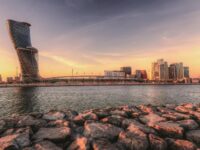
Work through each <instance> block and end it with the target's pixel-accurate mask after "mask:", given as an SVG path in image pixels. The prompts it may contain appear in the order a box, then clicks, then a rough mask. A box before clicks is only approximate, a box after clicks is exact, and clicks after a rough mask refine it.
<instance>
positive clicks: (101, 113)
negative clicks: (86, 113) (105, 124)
mask: <svg viewBox="0 0 200 150" xmlns="http://www.w3.org/2000/svg"><path fill="white" fill-rule="evenodd" d="M94 113H95V114H96V115H97V117H98V118H99V119H102V118H105V117H108V116H110V113H109V112H108V111H103V110H99V111H95V112H94Z"/></svg>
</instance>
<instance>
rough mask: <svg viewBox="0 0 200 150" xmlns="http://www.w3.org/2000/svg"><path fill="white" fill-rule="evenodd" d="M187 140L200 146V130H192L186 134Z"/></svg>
mask: <svg viewBox="0 0 200 150" xmlns="http://www.w3.org/2000/svg"><path fill="white" fill-rule="evenodd" d="M186 139H188V140H190V141H193V142H194V143H196V144H197V145H199V146H200V130H191V131H188V132H187V133H186Z"/></svg>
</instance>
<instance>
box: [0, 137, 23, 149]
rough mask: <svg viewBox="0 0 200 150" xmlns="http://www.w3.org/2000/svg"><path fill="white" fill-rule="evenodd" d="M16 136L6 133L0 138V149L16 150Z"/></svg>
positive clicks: (17, 147)
mask: <svg viewBox="0 0 200 150" xmlns="http://www.w3.org/2000/svg"><path fill="white" fill-rule="evenodd" d="M17 137H18V135H8V136H5V137H2V138H0V149H1V150H4V149H5V150H6V149H8V150H9V149H11V150H12V149H13V150H18V149H19V146H18V144H17V142H16V141H15V139H16V138H17Z"/></svg>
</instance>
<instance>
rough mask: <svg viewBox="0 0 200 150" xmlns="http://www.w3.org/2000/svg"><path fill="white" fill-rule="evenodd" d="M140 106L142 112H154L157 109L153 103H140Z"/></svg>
mask: <svg viewBox="0 0 200 150" xmlns="http://www.w3.org/2000/svg"><path fill="white" fill-rule="evenodd" d="M138 108H139V110H141V111H142V112H144V113H147V114H148V113H153V112H155V111H156V109H155V108H154V107H153V106H151V105H139V106H138Z"/></svg>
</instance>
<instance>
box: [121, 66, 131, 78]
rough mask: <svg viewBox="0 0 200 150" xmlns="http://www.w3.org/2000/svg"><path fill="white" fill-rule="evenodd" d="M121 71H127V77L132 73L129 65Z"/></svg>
mask: <svg viewBox="0 0 200 150" xmlns="http://www.w3.org/2000/svg"><path fill="white" fill-rule="evenodd" d="M120 71H123V72H124V73H125V76H126V77H127V75H131V73H132V69H131V67H129V66H126V67H121V68H120Z"/></svg>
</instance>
